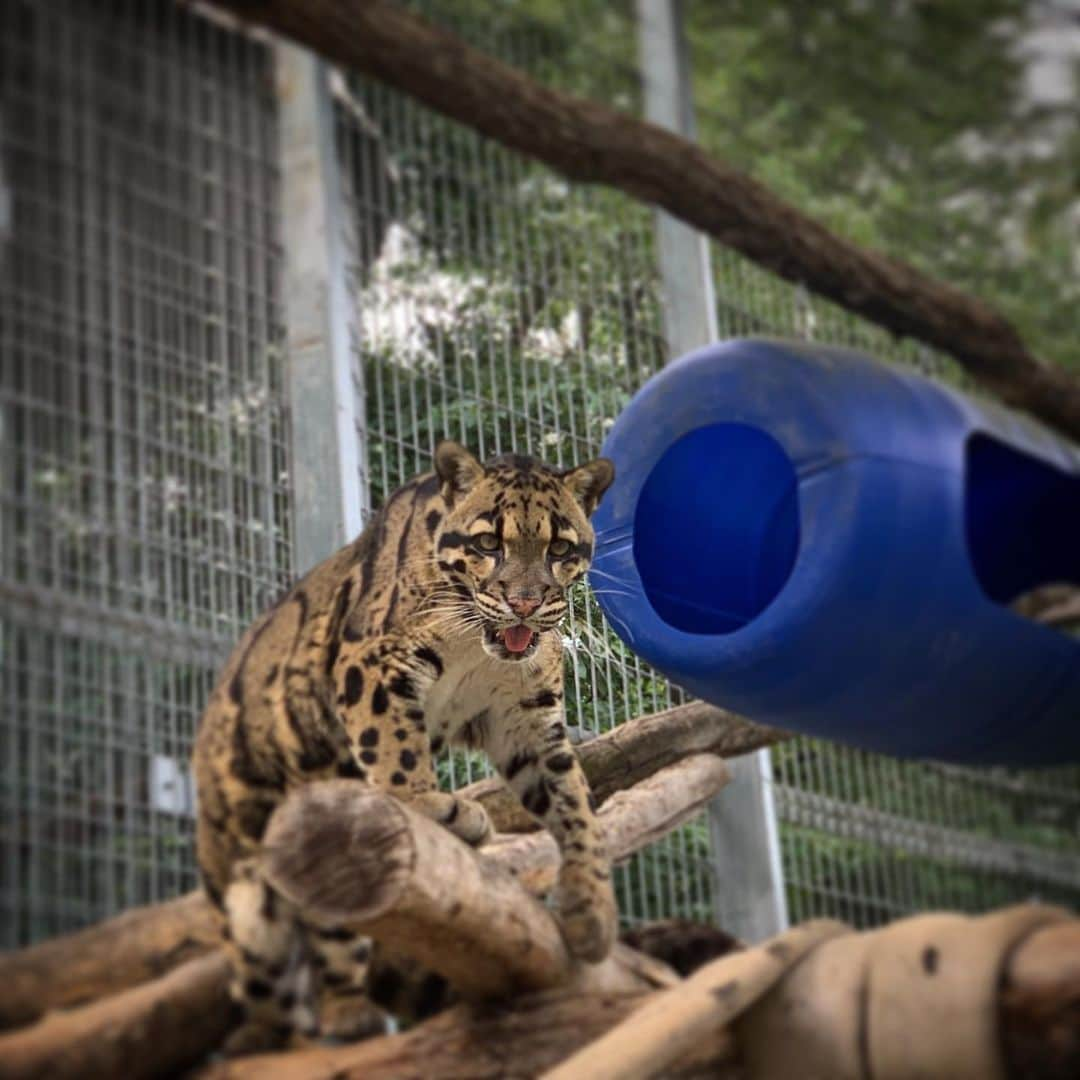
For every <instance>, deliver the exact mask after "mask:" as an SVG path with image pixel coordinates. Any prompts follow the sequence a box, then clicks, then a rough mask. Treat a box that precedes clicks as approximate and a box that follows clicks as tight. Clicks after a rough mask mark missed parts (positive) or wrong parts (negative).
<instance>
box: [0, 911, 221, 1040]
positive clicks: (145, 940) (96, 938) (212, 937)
mask: <svg viewBox="0 0 1080 1080" xmlns="http://www.w3.org/2000/svg"><path fill="white" fill-rule="evenodd" d="M218 941H219V931H218V928H217V923H216V919H215V916H214V912H213V909H212V908H211V907H210V905H209V904H208V903H207V902H206V900H205V898H204V897H203V895H202V893H201V892H192V893H188V894H187V895H186V896H181V897H180V898H179V899H177V900H170V901H169V902H168V903H165V904H156V905H154V906H152V907H142V908H135V909H134V910H132V911H126V912H124V914H122V915H118V916H117V917H116V918H114V919H109V920H108V921H107V922H103V923H100V924H98V925H97V926H92V927H90V928H89V929H87V930H81V931H79V932H78V933H75V934H69V935H66V936H65V937H59V938H54V939H53V940H51V941H46V942H43V943H42V944H40V945H34V946H32V947H31V948H29V949H24V950H22V951H21V952H16V953H9V954H8V955H6V956H0V1029H2V1028H5V1027H14V1026H17V1025H20V1024H27V1023H30V1022H31V1021H32V1020H36V1019H37V1018H38V1017H39V1016H41V1015H42V1014H43V1013H44V1012H46V1011H47V1010H49V1009H61V1008H67V1007H69V1006H72V1005H79V1004H81V1003H82V1002H85V1001H94V1000H96V999H98V998H101V997H105V996H106V995H108V994H112V993H115V992H116V991H118V990H124V989H126V988H127V987H129V986H137V985H138V984H139V983H142V982H146V981H147V980H149V979H153V978H156V977H157V976H158V975H162V974H164V973H165V972H167V971H170V970H171V969H173V968H175V967H177V966H178V965H179V964H182V963H185V962H186V961H187V960H190V959H192V958H193V957H196V956H199V955H200V954H202V953H204V952H206V950H207V949H210V948H212V947H213V946H215V945H216V944H217V943H218Z"/></svg>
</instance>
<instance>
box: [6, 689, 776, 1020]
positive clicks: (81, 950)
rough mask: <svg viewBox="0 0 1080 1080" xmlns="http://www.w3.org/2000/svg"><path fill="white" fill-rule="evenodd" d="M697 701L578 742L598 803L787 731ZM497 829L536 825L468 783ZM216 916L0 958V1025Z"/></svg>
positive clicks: (60, 1004)
mask: <svg viewBox="0 0 1080 1080" xmlns="http://www.w3.org/2000/svg"><path fill="white" fill-rule="evenodd" d="M786 737H787V735H786V733H784V732H781V731H778V730H776V729H775V728H767V727H762V726H760V725H757V724H752V723H750V722H749V721H746V720H743V719H741V718H740V717H737V716H734V715H733V714H731V713H727V712H725V711H724V710H723V709H717V708H715V707H714V706H711V705H705V704H703V703H701V702H693V703H691V704H688V705H680V706H677V707H675V708H673V709H668V710H666V711H664V712H660V713H654V714H652V715H650V716H643V717H638V718H637V719H635V720H630V721H628V722H627V723H626V724H623V725H622V726H621V727H619V728H616V729H615V730H614V731H610V732H607V733H605V734H604V735H601V736H599V737H598V738H596V739H594V740H592V741H591V742H588V743H585V744H584V745H582V746H580V747H578V755H579V757H580V759H581V761H582V765H583V767H584V769H585V772H586V774H587V775H588V776H589V779H590V783H591V784H592V785H593V789H594V791H597V792H599V795H598V798H599V800H600V801H601V802H603V801H604V800H605V799H607V798H609V797H610V795H611V794H612V793H613V792H614V791H616V790H618V789H619V788H626V787H628V786H629V785H631V784H634V783H636V782H638V781H639V780H641V779H643V778H645V777H647V776H649V775H651V774H652V773H653V772H655V771H656V770H658V769H660V768H663V767H664V766H666V765H669V764H671V763H673V762H675V761H678V760H679V759H681V758H683V757H686V756H688V755H690V754H693V753H699V752H711V753H714V754H720V755H721V756H723V757H732V756H736V755H738V754H742V753H748V752H750V751H752V750H756V749H758V748H760V747H762V746H767V745H769V744H770V743H773V742H776V741H778V740H780V739H783V738H786ZM464 793H465V794H468V795H470V796H471V797H473V798H479V799H480V800H481V801H482V802H483V803H484V805H485V807H486V808H487V810H488V813H489V814H490V815H491V817H492V820H493V822H494V823H495V827H496V828H497V829H498V830H499V831H500V832H512V831H518V830H524V829H533V828H535V823H534V822H533V819H532V818H530V817H529V816H528V815H527V814H525V812H524V811H523V810H522V809H521V807H520V804H519V803H518V801H517V800H516V799H515V798H514V796H513V795H512V794H511V793H510V792H509V791H508V790H507V789H506V788H505V787H504V786H503V784H502V782H501V781H499V780H485V781H481V782H480V783H479V784H474V785H471V786H470V787H469V788H466V789H464ZM215 926H216V924H215V915H214V912H213V909H212V908H211V907H210V905H209V903H208V902H207V900H206V898H205V897H204V896H203V894H202V892H201V890H196V891H195V892H191V893H188V894H187V895H185V896H181V897H179V898H178V899H176V900H170V901H167V902H165V903H162V904H157V905H154V906H151V907H145V908H139V909H136V910H134V911H130V912H125V913H124V914H122V915H119V916H117V917H116V918H113V919H109V920H107V921H105V922H102V923H99V924H98V925H96V926H92V927H90V928H88V929H86V930H82V931H79V932H78V933H75V934H69V935H65V936H63V937H58V938H55V939H53V940H52V941H48V942H45V943H44V944H41V945H37V946H33V947H32V948H29V949H25V950H23V951H21V952H16V953H9V954H7V955H5V956H2V957H0V1030H3V1029H5V1028H9V1027H15V1026H18V1025H20V1024H26V1023H30V1022H31V1021H33V1020H35V1019H37V1018H38V1017H40V1016H42V1015H43V1014H44V1013H45V1012H47V1011H48V1010H49V1009H55V1008H66V1007H69V1006H71V1005H76V1004H80V1003H82V1002H85V1001H92V1000H95V999H97V998H99V997H103V996H104V995H106V994H111V993H116V992H117V991H119V990H123V989H125V988H127V987H129V986H137V985H138V984H139V983H141V982H144V981H146V980H147V979H151V978H154V977H155V976H157V975H161V974H163V973H164V972H166V971H169V970H171V969H172V968H173V967H176V966H177V965H178V964H181V963H183V962H184V961H186V960H188V959H191V958H192V957H194V956H197V955H200V954H201V953H203V952H206V951H207V950H209V949H211V948H213V947H214V945H215V944H216V943H217V931H216V929H215Z"/></svg>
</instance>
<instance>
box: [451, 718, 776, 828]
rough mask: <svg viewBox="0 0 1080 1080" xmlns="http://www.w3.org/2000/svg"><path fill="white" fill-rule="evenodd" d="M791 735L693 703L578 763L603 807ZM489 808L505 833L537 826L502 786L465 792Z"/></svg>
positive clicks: (587, 751) (636, 724)
mask: <svg viewBox="0 0 1080 1080" xmlns="http://www.w3.org/2000/svg"><path fill="white" fill-rule="evenodd" d="M791 737H792V736H791V735H790V733H789V732H786V731H781V730H780V729H779V728H771V727H766V726H765V725H763V724H754V723H751V722H750V721H749V720H744V719H743V718H742V717H741V716H736V715H735V714H734V713H730V712H728V711H727V710H726V709H720V708H717V706H715V705H708V704H706V703H705V702H704V701H691V702H688V703H687V704H685V705H676V706H675V707H674V708H671V709H665V710H664V711H663V712H658V713H651V714H649V715H647V716H639V717H636V718H635V719H633V720H628V721H627V722H626V723H625V724H621V725H620V726H619V727H617V728H614V729H613V730H611V731H608V732H605V733H604V734H603V735H600V736H598V737H597V738H595V739H593V740H591V741H590V742H587V743H584V744H582V745H581V746H579V747H577V755H578V760H579V761H580V762H581V767H582V769H583V770H584V772H585V775H586V776H587V777H588V779H589V786H590V787H591V788H592V792H593V795H594V796H595V797H596V801H597V802H598V803H603V802H605V801H606V800H607V799H609V798H610V797H611V796H612V795H613V794H615V792H616V791H625V790H626V789H627V788H629V787H631V786H632V785H634V784H636V783H638V782H639V781H641V780H644V779H645V778H646V777H648V776H652V774H653V773H655V772H657V771H658V770H659V769H662V768H664V767H666V766H668V765H672V764H674V763H675V762H676V761H680V760H682V759H683V758H685V757H688V756H689V755H690V754H715V755H717V756H718V757H722V758H732V757H739V756H740V755H741V754H749V753H752V752H753V751H754V750H760V749H761V748H762V747H765V746H771V745H772V744H774V743H777V742H781V741H783V740H785V739H790V738H791ZM461 794H462V795H465V796H467V797H469V798H473V799H477V800H479V801H480V802H482V803H483V804H484V807H485V808H486V809H487V812H488V814H489V815H491V819H492V821H493V822H495V824H496V828H497V829H498V831H499V832H529V831H532V830H533V829H535V828H536V827H537V826H536V823H535V822H534V821H533V819H532V818H531V817H529V815H528V814H527V813H526V812H525V811H524V810H523V809H522V808H521V804H520V803H519V802H518V801H517V799H516V798H515V797H514V795H513V793H512V792H511V791H509V790H508V789H507V788H506V786H505V785H504V784H503V783H502V781H501V780H499V779H497V778H495V777H493V778H491V779H488V780H479V781H477V782H476V783H475V784H470V785H469V786H468V787H465V788H462V790H461Z"/></svg>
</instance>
